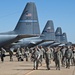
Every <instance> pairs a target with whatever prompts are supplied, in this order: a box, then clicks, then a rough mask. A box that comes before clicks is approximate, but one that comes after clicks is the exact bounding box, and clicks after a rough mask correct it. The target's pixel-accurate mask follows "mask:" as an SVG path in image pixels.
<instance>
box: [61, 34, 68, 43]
mask: <svg viewBox="0 0 75 75" xmlns="http://www.w3.org/2000/svg"><path fill="white" fill-rule="evenodd" d="M61 41H62V43H65V44H66V43H67V35H66V33H63V34H62V40H61Z"/></svg>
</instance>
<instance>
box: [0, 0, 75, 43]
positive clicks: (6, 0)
mask: <svg viewBox="0 0 75 75" xmlns="http://www.w3.org/2000/svg"><path fill="white" fill-rule="evenodd" d="M27 2H34V3H35V4H36V7H37V12H38V19H39V25H40V30H41V31H42V30H43V28H44V26H45V24H46V22H47V20H53V22H54V28H55V30H56V28H57V27H61V28H62V32H66V34H67V38H68V41H70V42H73V43H75V0H0V32H7V31H11V30H13V29H14V28H15V26H16V24H17V22H18V20H19V18H20V15H21V13H22V11H23V9H24V7H25V5H26V3H27Z"/></svg>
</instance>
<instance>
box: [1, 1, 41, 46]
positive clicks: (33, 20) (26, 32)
mask: <svg viewBox="0 0 75 75" xmlns="http://www.w3.org/2000/svg"><path fill="white" fill-rule="evenodd" d="M38 34H40V28H39V23H38V16H37V10H36V6H35V4H34V3H33V2H29V3H27V5H26V7H25V9H24V11H23V13H22V15H21V17H20V19H19V21H18V23H17V25H16V27H15V29H14V30H13V31H9V32H5V33H0V47H2V46H3V47H4V46H5V45H9V44H11V43H13V42H16V41H17V40H20V39H22V38H27V37H33V36H36V35H38Z"/></svg>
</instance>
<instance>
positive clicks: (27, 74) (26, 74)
mask: <svg viewBox="0 0 75 75" xmlns="http://www.w3.org/2000/svg"><path fill="white" fill-rule="evenodd" d="M33 71H34V70H31V71H29V72H27V73H25V74H24V75H29V74H31V73H32V72H33Z"/></svg>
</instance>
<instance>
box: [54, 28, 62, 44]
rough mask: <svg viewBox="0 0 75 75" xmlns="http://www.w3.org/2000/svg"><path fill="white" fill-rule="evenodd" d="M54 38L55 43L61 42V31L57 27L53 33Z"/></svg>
mask: <svg viewBox="0 0 75 75" xmlns="http://www.w3.org/2000/svg"><path fill="white" fill-rule="evenodd" d="M55 38H56V42H58V43H61V40H62V29H61V27H57V29H56V32H55Z"/></svg>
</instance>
